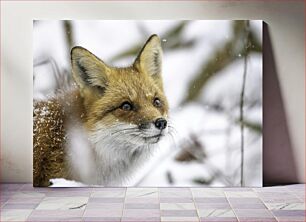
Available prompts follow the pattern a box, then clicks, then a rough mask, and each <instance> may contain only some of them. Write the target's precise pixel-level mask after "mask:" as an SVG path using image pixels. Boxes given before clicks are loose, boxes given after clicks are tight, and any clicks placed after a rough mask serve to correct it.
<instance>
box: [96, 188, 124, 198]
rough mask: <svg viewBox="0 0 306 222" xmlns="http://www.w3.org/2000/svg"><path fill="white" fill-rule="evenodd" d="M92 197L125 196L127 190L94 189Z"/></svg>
mask: <svg viewBox="0 0 306 222" xmlns="http://www.w3.org/2000/svg"><path fill="white" fill-rule="evenodd" d="M91 197H121V198H123V197H125V190H123V189H118V190H113V191H109V190H102V191H94V192H92V194H91Z"/></svg>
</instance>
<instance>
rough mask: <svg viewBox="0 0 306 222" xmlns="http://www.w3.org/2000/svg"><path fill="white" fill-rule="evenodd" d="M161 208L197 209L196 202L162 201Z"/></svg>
mask: <svg viewBox="0 0 306 222" xmlns="http://www.w3.org/2000/svg"><path fill="white" fill-rule="evenodd" d="M160 209H161V210H195V209H196V208H195V204H194V203H161V204H160Z"/></svg>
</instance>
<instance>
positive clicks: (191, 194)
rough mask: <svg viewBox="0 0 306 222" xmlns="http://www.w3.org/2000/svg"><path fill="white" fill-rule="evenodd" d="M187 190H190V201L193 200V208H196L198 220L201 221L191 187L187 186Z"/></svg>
mask: <svg viewBox="0 0 306 222" xmlns="http://www.w3.org/2000/svg"><path fill="white" fill-rule="evenodd" d="M189 190H190V192H191V196H192V201H193V205H194V208H195V209H196V212H197V217H198V221H199V222H200V221H201V218H200V213H199V211H198V207H197V205H196V204H195V199H194V195H193V192H192V188H191V187H189Z"/></svg>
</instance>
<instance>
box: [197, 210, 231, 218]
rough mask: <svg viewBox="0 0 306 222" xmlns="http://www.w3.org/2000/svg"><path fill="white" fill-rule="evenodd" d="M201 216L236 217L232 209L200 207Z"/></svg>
mask: <svg viewBox="0 0 306 222" xmlns="http://www.w3.org/2000/svg"><path fill="white" fill-rule="evenodd" d="M198 213H199V216H200V217H235V214H234V212H233V210H231V209H199V210H198Z"/></svg>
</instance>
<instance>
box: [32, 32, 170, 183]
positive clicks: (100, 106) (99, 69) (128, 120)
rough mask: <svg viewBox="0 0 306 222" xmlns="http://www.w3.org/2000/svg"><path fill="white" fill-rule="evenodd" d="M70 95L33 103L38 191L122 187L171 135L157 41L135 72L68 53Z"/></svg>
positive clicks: (139, 58) (144, 50) (84, 52)
mask: <svg viewBox="0 0 306 222" xmlns="http://www.w3.org/2000/svg"><path fill="white" fill-rule="evenodd" d="M71 66H72V76H73V79H74V81H75V84H74V86H73V87H71V89H70V90H67V91H65V92H62V93H59V94H57V95H55V96H53V97H52V98H50V99H48V100H44V101H34V112H33V116H34V118H33V119H34V126H33V133H34V138H33V139H34V141H33V143H34V148H33V149H34V150H33V153H34V168H33V177H34V179H33V183H34V186H49V185H50V179H52V178H65V179H69V180H75V181H79V182H82V183H85V184H89V185H102V186H120V185H122V184H123V183H124V182H125V181H126V180H127V179H128V178H129V177H130V176H131V174H132V172H133V171H134V170H135V169H136V168H137V167H138V166H139V165H140V164H141V163H142V162H144V161H145V160H146V159H147V158H148V157H149V156H150V154H151V153H152V151H153V150H154V147H155V144H156V143H158V142H159V140H160V139H161V138H162V137H164V136H165V135H167V133H168V109H169V108H168V102H167V98H166V97H165V94H164V89H163V81H162V47H161V43H160V39H159V37H158V36H157V35H152V36H151V37H150V38H149V39H148V40H147V42H146V43H145V45H144V46H143V48H142V49H141V51H140V53H139V54H138V56H137V58H136V59H135V61H134V63H133V64H132V65H131V66H130V67H125V68H115V67H110V66H108V65H107V64H106V63H104V62H103V61H102V60H100V59H99V58H98V57H96V56H95V55H93V54H92V53H91V52H89V51H88V50H86V49H84V48H82V47H79V46H76V47H74V48H73V49H72V50H71Z"/></svg>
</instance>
